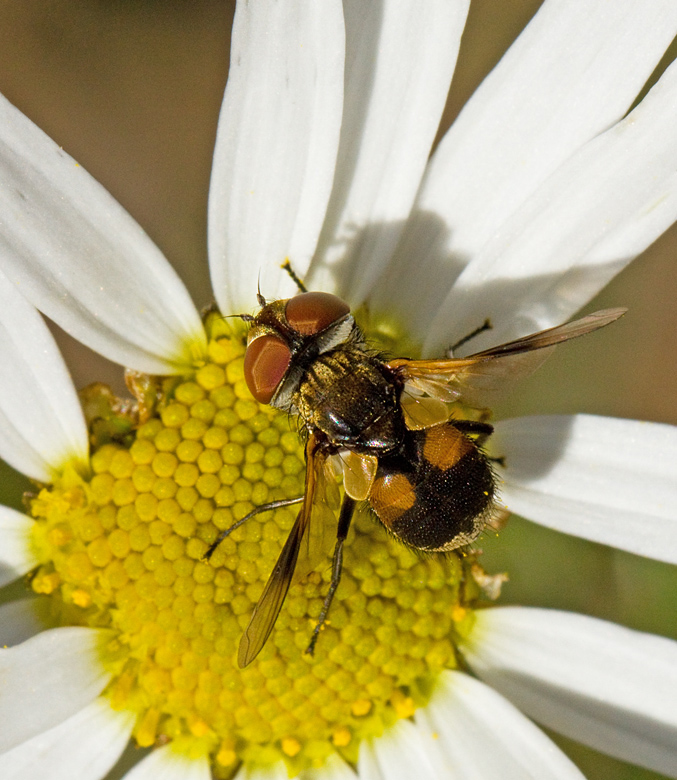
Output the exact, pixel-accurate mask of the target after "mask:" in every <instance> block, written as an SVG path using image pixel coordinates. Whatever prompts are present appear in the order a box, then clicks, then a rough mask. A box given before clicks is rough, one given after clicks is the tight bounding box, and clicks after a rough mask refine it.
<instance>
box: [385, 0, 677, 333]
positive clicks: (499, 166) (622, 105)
mask: <svg viewBox="0 0 677 780" xmlns="http://www.w3.org/2000/svg"><path fill="white" fill-rule="evenodd" d="M676 32H677V5H675V3H674V2H672V0H659V1H658V2H652V3H650V4H644V3H636V2H634V0H620V2H616V3H592V4H579V3H558V2H545V3H544V4H543V5H542V6H541V8H540V10H539V11H538V13H537V14H536V15H535V17H534V18H533V19H532V21H531V22H530V23H529V25H528V26H527V27H526V29H525V30H524V32H523V33H522V34H521V35H520V37H519V38H518V39H517V41H516V42H515V43H514V44H513V46H512V47H511V48H510V50H509V51H508V53H507V54H506V55H505V56H504V57H503V59H502V60H501V62H500V63H499V64H498V65H497V67H496V68H495V69H494V71H493V72H492V73H491V74H490V75H489V76H488V78H487V79H485V81H484V82H483V83H482V85H481V86H480V87H479V88H478V90H477V91H476V93H475V94H474V95H473V96H472V98H471V99H470V100H469V101H468V103H467V105H466V106H465V108H464V109H463V111H462V112H461V114H460V116H459V117H458V119H457V120H456V122H455V123H454V125H453V126H452V128H451V129H450V130H449V131H448V133H447V135H446V137H445V138H444V139H443V141H442V143H441V144H440V146H439V148H438V149H437V151H436V153H435V155H434V157H433V159H432V160H431V163H430V166H429V171H428V174H427V176H426V178H425V181H424V183H423V186H422V189H421V193H420V196H419V198H418V199H417V202H416V204H415V209H414V212H413V213H412V219H411V223H410V225H409V226H408V228H407V235H406V240H405V241H403V243H402V245H401V246H400V248H399V249H398V253H397V255H398V259H397V267H398V274H396V275H393V274H391V273H389V274H388V276H387V278H386V279H384V288H383V289H382V290H381V292H382V299H381V300H382V301H383V303H384V304H387V303H388V302H389V301H390V299H391V298H395V299H396V300H397V301H398V302H399V303H398V305H399V306H400V307H401V308H402V309H403V315H404V317H405V319H407V320H408V321H409V320H411V321H413V322H412V324H414V325H415V327H416V330H417V331H418V332H420V333H422V334H423V335H425V331H426V326H427V323H429V319H430V317H429V311H431V310H432V311H434V310H435V309H436V308H437V306H438V305H439V303H440V302H441V301H442V300H443V297H444V294H445V292H447V291H448V290H449V289H450V287H451V285H452V284H453V282H454V280H455V278H456V277H457V276H458V274H459V273H460V272H461V270H462V269H463V268H464V266H465V265H466V263H468V261H470V260H472V259H473V258H474V257H476V256H477V254H478V253H479V251H480V250H481V248H482V247H483V246H484V244H485V243H486V242H487V241H488V240H489V238H490V237H491V236H492V235H493V234H494V232H496V231H497V230H501V229H502V228H501V225H502V224H503V222H504V221H505V220H506V219H507V218H508V217H509V216H510V215H511V214H512V213H513V212H515V210H516V209H517V208H518V207H519V206H520V205H521V204H522V203H524V202H525V201H526V200H527V199H528V197H529V196H530V195H531V194H532V193H533V192H535V191H536V189H537V188H538V187H539V186H540V185H541V184H542V183H543V182H544V181H545V180H546V179H547V177H548V176H550V175H551V174H552V173H553V172H554V171H555V170H556V169H557V168H558V167H559V166H560V165H561V164H562V163H563V162H564V161H565V160H567V159H568V158H569V157H570V156H571V155H572V154H573V153H574V152H575V151H576V150H577V149H579V148H580V147H581V146H582V145H583V144H585V143H586V142H587V141H589V140H590V139H592V138H594V137H595V136H596V135H598V134H599V133H601V132H602V131H604V130H605V129H606V128H608V127H609V126H610V125H612V124H613V123H614V122H616V121H618V120H619V119H620V118H621V117H622V116H623V115H624V114H625V112H626V111H627V110H628V108H629V107H630V105H631V103H632V102H633V100H634V99H635V97H636V95H637V93H638V92H639V90H640V89H641V87H642V86H643V85H644V83H645V81H646V80H647V78H648V77H649V75H650V74H651V72H652V71H653V69H654V67H655V66H656V64H657V63H658V60H659V59H660V57H661V55H662V53H663V51H664V50H665V48H666V47H667V46H668V44H669V43H670V41H671V40H672V38H673V36H674V35H675V33H676ZM545 259H546V258H543V260H545ZM412 267H413V268H415V269H416V270H417V272H418V273H417V275H416V282H417V284H416V285H415V286H414V289H412V285H411V276H412V275H411V269H412ZM422 300H424V301H426V304H427V306H426V307H425V310H423V311H422V307H421V305H420V302H421V301H422ZM481 321H482V320H480V322H481ZM464 324H465V325H467V323H464Z"/></svg>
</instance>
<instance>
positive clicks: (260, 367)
mask: <svg viewBox="0 0 677 780" xmlns="http://www.w3.org/2000/svg"><path fill="white" fill-rule="evenodd" d="M290 361H291V352H290V351H289V347H288V346H287V345H286V344H285V343H284V341H282V339H279V338H277V336H259V337H258V338H257V339H254V341H252V343H251V344H250V345H249V346H248V347H247V351H246V352H245V356H244V378H245V381H246V382H247V387H248V388H249V392H250V393H251V394H252V395H253V396H254V398H256V400H257V401H258V402H259V403H262V404H267V403H269V402H270V399H271V398H272V397H273V396H274V395H275V391H276V390H277V388H278V386H279V384H280V382H281V381H282V377H283V376H284V374H285V371H286V370H287V368H288V366H289V362H290Z"/></svg>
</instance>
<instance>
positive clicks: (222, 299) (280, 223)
mask: <svg viewBox="0 0 677 780" xmlns="http://www.w3.org/2000/svg"><path fill="white" fill-rule="evenodd" d="M344 38H345V31H344V26H343V14H342V9H341V3H340V2H339V1H338V0H322V2H321V3H318V2H315V0H296V2H293V3H287V2H282V3H279V2H275V0H256V2H252V3H242V4H238V6H237V10H236V12H235V21H234V25H233V35H232V44H231V59H230V75H229V77H228V84H227V87H226V94H225V98H224V101H223V106H222V108H221V116H220V118H219V127H218V133H217V139H216V150H215V152H214V165H213V168H212V180H211V188H210V193H209V259H210V269H211V276H212V285H213V287H214V295H215V296H216V300H217V301H218V304H219V306H220V307H221V310H222V311H223V312H224V313H225V312H231V313H232V312H237V313H239V312H242V311H244V310H247V309H249V308H251V306H252V305H254V304H255V303H256V287H257V278H258V276H259V274H260V273H262V276H261V291H262V292H263V293H264V295H265V296H266V297H269V298H272V297H276V296H280V295H282V293H283V291H286V293H287V294H288V295H289V294H294V293H295V292H296V287H295V285H294V283H293V282H292V281H291V279H290V278H289V277H288V276H287V274H285V273H284V272H283V271H280V269H279V266H280V264H281V263H283V262H284V260H285V259H286V258H289V260H290V261H291V263H292V265H293V267H294V270H295V271H296V272H297V273H298V274H299V275H300V276H301V277H303V275H304V274H305V272H306V269H307V268H308V264H309V263H310V258H311V256H312V254H313V252H314V251H315V246H316V244H317V238H318V236H319V233H320V228H321V226H322V220H323V218H324V212H325V209H326V205H327V200H328V199H329V193H330V189H331V182H332V178H333V175H334V166H335V163H336V152H337V149H338V141H339V131H340V125H341V111H342V105H343V64H344V43H345V41H344Z"/></svg>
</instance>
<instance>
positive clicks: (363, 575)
mask: <svg viewBox="0 0 677 780" xmlns="http://www.w3.org/2000/svg"><path fill="white" fill-rule="evenodd" d="M228 327H229V326H228V325H227V324H226V322H225V321H224V320H223V319H221V318H220V317H218V316H216V315H212V316H210V318H208V321H207V330H208V333H209V337H210V342H209V362H208V363H206V364H205V365H204V366H202V367H201V368H199V369H198V370H196V371H195V373H194V374H193V375H192V376H186V377H182V378H180V379H172V380H163V381H162V382H161V383H160V384H159V385H158V388H159V389H158V392H157V394H156V395H154V396H153V400H152V403H150V404H149V406H148V408H147V409H146V410H145V412H144V414H145V415H146V416H147V418H148V419H146V420H145V421H144V422H142V423H140V424H137V425H135V424H133V422H134V421H133V419H132V418H130V416H129V415H128V414H127V413H125V411H124V407H120V406H119V404H117V401H116V399H112V398H111V396H110V394H109V392H107V391H106V390H105V388H101V387H99V388H97V389H96V390H95V391H90V392H89V395H88V396H87V399H86V402H85V406H86V408H87V409H88V414H89V416H90V417H91V418H92V419H91V420H90V430H91V432H92V438H93V442H94V445H93V454H92V456H91V472H92V475H91V478H89V479H88V480H83V479H82V478H81V477H79V476H78V475H76V474H75V473H74V472H72V471H69V470H67V471H66V472H65V473H64V474H63V476H62V477H61V479H60V480H59V481H58V482H56V483H55V484H54V485H52V486H50V487H46V488H44V489H42V490H41V491H40V493H39V495H38V496H37V497H36V498H35V499H34V500H33V502H32V513H33V516H34V517H35V518H36V521H37V522H36V523H35V526H34V537H33V538H34V544H35V546H36V549H37V550H38V553H39V555H40V560H42V561H43V562H44V563H43V564H42V565H41V566H40V567H39V568H38V570H37V571H36V572H35V574H34V576H33V578H32V587H33V589H34V590H35V591H36V592H37V593H41V594H49V595H50V597H51V599H52V606H53V617H54V621H55V623H56V624H57V625H74V624H75V625H85V626H92V627H106V628H110V629H113V630H114V631H115V632H116V638H115V640H114V641H112V642H111V643H110V644H109V645H108V646H107V647H106V649H105V652H104V657H103V658H102V661H103V663H104V664H105V665H106V666H107V667H108V668H109V669H110V670H111V671H112V672H113V680H112V682H111V684H110V685H109V687H108V689H107V692H106V693H107V696H108V697H109V699H110V702H111V706H112V707H113V708H114V709H128V710H129V709H131V710H133V711H134V712H135V713H136V715H137V721H136V727H135V730H134V736H135V739H136V741H137V743H138V744H139V745H141V746H150V745H153V744H161V743H163V742H165V741H167V740H168V739H170V740H174V741H175V742H176V743H177V746H178V747H183V749H185V751H187V752H188V753H189V754H191V755H209V756H210V759H211V762H212V767H213V771H214V774H215V776H216V777H230V776H231V775H232V774H233V773H234V771H235V770H236V769H237V767H238V766H239V765H240V763H242V762H244V763H245V764H247V765H259V766H261V765H270V764H272V763H274V762H276V761H279V760H280V759H281V758H282V759H284V760H285V761H286V762H287V764H288V766H289V769H290V771H299V770H301V769H304V768H307V767H310V766H318V765H320V764H322V763H323V762H324V760H325V759H326V758H327V757H328V756H329V755H330V754H331V753H332V752H334V751H338V752H339V753H340V754H341V755H342V756H343V757H344V758H346V759H347V760H349V761H353V762H354V761H355V760H356V759H357V752H358V747H359V743H360V741H361V740H362V739H364V738H365V737H367V736H373V735H378V734H380V733H381V732H382V731H383V730H384V729H385V728H386V727H387V726H389V725H391V724H392V723H394V722H395V720H397V719H398V718H403V717H410V716H411V715H412V713H413V712H414V710H415V708H416V707H418V706H420V705H422V704H424V703H425V702H426V701H427V698H428V696H429V693H430V691H431V688H432V685H433V683H434V680H435V678H436V676H437V675H438V674H439V672H440V671H441V670H443V669H446V668H452V667H454V666H455V665H456V649H455V638H456V637H457V636H458V632H459V631H461V630H464V629H465V628H467V625H468V622H469V621H470V620H471V613H469V610H468V607H469V605H472V603H474V601H475V600H476V599H477V598H478V596H479V593H480V589H479V586H478V585H477V580H480V579H481V578H480V577H473V576H472V572H471V569H472V568H473V566H475V567H476V564H475V562H474V556H472V555H471V556H467V557H462V556H459V555H455V554H452V555H448V556H446V557H442V556H438V557H432V556H431V557H421V556H417V555H415V554H414V553H412V552H411V551H410V550H408V549H407V548H405V547H404V546H402V545H401V544H400V543H398V542H396V541H395V540H394V539H392V538H391V537H389V536H388V535H387V534H386V532H385V530H384V529H383V527H382V526H381V525H380V524H379V523H378V522H377V520H376V519H375V518H374V517H373V516H371V515H370V514H369V513H368V512H366V511H362V512H359V513H358V514H357V516H356V518H355V521H354V523H353V527H352V529H351V532H350V535H349V538H348V541H347V543H346V547H345V556H344V562H345V563H344V571H343V577H342V579H341V583H340V586H339V588H338V591H337V594H336V598H335V600H334V602H333V605H332V608H331V612H330V614H329V620H328V622H327V624H326V626H325V628H324V630H323V631H322V632H321V634H320V637H319V641H318V643H317V646H316V649H315V653H314V655H313V656H310V655H308V654H305V653H304V650H305V648H306V647H307V646H308V643H309V640H310V637H311V633H312V630H313V627H314V626H315V623H316V621H317V617H318V615H319V613H320V610H321V607H322V601H323V598H324V595H325V594H326V592H327V587H328V583H329V579H330V566H329V559H328V558H327V559H326V560H324V561H323V562H321V563H320V565H319V566H317V568H316V569H315V571H312V572H311V573H310V574H308V575H307V576H305V577H304V578H302V579H301V580H300V581H299V582H298V583H296V584H294V585H293V586H292V588H291V590H290V592H289V596H288V598H287V600H286V603H285V605H284V607H283V609H282V611H281V613H280V616H279V619H278V621H277V624H276V626H275V628H274V630H273V633H272V635H271V637H270V639H269V641H268V643H267V644H266V646H265V647H264V649H263V651H262V652H261V654H260V656H259V657H258V658H257V659H256V661H255V662H254V663H252V664H251V666H249V667H248V668H246V669H244V670H242V669H239V668H238V667H237V660H236V658H237V646H238V643H239V640H240V637H241V635H242V632H243V630H244V628H245V627H246V626H247V623H248V622H249V619H250V616H251V613H252V610H253V608H254V606H255V604H256V603H257V600H258V598H259V596H260V595H261V592H262V590H263V586H264V585H265V582H266V580H267V578H268V576H269V575H270V572H271V570H272V567H273V565H274V563H275V561H276V559H277V556H278V555H279V553H280V550H281V547H282V545H283V543H284V540H285V538H286V534H287V532H288V531H289V529H290V528H291V526H292V524H293V522H294V518H295V513H296V508H295V507H291V508H285V509H279V510H276V511H275V512H267V513H262V514H260V515H257V516H255V517H253V518H252V519H250V520H249V521H247V522H246V523H245V524H244V525H243V526H241V527H240V528H238V529H237V530H236V531H234V532H233V533H232V534H231V535H230V536H228V537H227V538H226V539H225V540H224V541H223V542H222V544H221V545H220V546H219V547H218V548H217V550H216V552H215V553H214V555H213V557H212V558H211V560H210V561H208V562H207V561H204V560H203V555H204V553H205V552H206V550H207V548H208V547H209V545H210V544H211V543H212V542H213V541H214V540H215V539H216V537H217V536H218V534H219V533H220V531H222V530H223V529H225V528H228V527H230V526H231V525H232V524H233V523H234V522H235V521H236V520H238V519H239V518H241V517H243V516H244V515H245V514H247V513H248V512H250V511H251V510H252V509H253V508H254V507H256V506H259V505H261V504H263V503H265V502H269V501H274V500H276V499H282V498H292V497H295V496H300V495H301V494H302V492H303V484H304V471H305V463H304V459H303V449H302V444H301V442H300V439H299V435H298V431H297V423H296V421H294V420H291V421H290V419H289V418H288V417H287V416H286V415H284V414H281V413H279V412H276V411H275V410H273V409H272V408H270V407H268V406H262V405H260V404H258V403H256V402H255V401H254V400H252V398H251V396H250V394H249V391H248V389H247V387H246V384H245V382H244V380H243V355H244V340H243V338H242V336H241V334H237V333H235V334H234V333H233V332H232V331H230V330H228ZM151 384H152V383H150V380H149V384H148V386H149V387H150V386H151ZM151 395H152V393H150V391H149V397H150V396H151ZM142 407H143V405H142ZM333 532H334V528H332V527H331V526H330V528H329V533H328V535H329V536H330V537H331V535H332V533H333Z"/></svg>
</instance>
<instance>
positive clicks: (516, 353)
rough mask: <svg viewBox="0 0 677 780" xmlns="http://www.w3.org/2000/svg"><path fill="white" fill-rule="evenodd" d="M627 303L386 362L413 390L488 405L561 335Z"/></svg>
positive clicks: (615, 313) (595, 323)
mask: <svg viewBox="0 0 677 780" xmlns="http://www.w3.org/2000/svg"><path fill="white" fill-rule="evenodd" d="M626 311H627V310H626V309H605V310H603V311H597V312H594V313H593V314H589V315H588V316H587V317H582V318H581V319H579V320H574V321H573V322H567V323H565V324H564V325H558V326H556V327H554V328H548V329H547V330H541V331H539V332H538V333H532V334H531V335H529V336H524V337H523V338H520V339H515V340H514V341H508V342H507V343H505V344H500V345H499V346H497V347H491V348H490V349H485V350H484V351H482V352H477V353H476V354H474V355H470V356H468V357H464V358H446V359H440V360H407V359H406V358H399V359H397V360H392V361H390V363H388V365H389V367H390V368H392V369H395V370H397V371H398V372H399V373H400V376H402V377H403V378H404V380H405V382H406V383H407V385H409V386H410V387H411V388H413V390H414V391H418V392H421V393H425V394H426V395H428V396H430V397H432V398H437V399H439V400H441V401H444V402H447V403H448V402H450V401H456V400H462V401H465V402H467V403H469V404H471V405H476V404H480V405H486V402H487V400H488V399H490V398H491V396H492V395H495V394H496V393H497V392H501V391H504V390H505V389H507V387H509V386H510V384H511V383H512V382H513V381H515V380H517V379H519V378H521V377H525V376H528V375H529V374H531V373H533V372H534V371H535V370H536V369H537V368H538V367H539V366H540V365H542V364H543V363H544V362H545V360H546V359H547V358H548V357H549V355H550V354H551V352H552V351H553V349H554V348H555V347H556V346H557V345H558V344H561V343H563V342H564V341H569V340H570V339H575V338H578V336H584V335H585V334H586V333H592V331H595V330H598V329H599V328H603V327H605V326H606V325H609V324H610V323H612V322H614V321H615V320H617V319H618V318H619V317H622V316H623V314H625V312H626Z"/></svg>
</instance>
